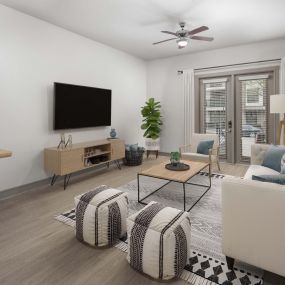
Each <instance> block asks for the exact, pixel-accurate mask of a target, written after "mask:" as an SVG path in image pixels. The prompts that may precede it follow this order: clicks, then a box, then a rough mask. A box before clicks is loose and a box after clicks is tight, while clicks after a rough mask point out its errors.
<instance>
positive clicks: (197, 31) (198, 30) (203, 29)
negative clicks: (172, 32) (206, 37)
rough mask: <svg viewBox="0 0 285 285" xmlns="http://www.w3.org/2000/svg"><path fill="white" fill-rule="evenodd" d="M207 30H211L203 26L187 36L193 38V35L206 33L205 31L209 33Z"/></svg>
mask: <svg viewBox="0 0 285 285" xmlns="http://www.w3.org/2000/svg"><path fill="white" fill-rule="evenodd" d="M207 30H209V28H208V27H206V26H201V27H199V28H197V29H194V30H192V31H189V32H188V33H187V35H188V36H191V35H195V34H198V33H201V32H204V31H207Z"/></svg>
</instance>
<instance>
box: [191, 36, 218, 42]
mask: <svg viewBox="0 0 285 285" xmlns="http://www.w3.org/2000/svg"><path fill="white" fill-rule="evenodd" d="M190 39H192V40H199V41H207V42H211V41H212V40H214V38H211V37H199V36H193V37H190Z"/></svg>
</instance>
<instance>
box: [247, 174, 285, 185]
mask: <svg viewBox="0 0 285 285" xmlns="http://www.w3.org/2000/svg"><path fill="white" fill-rule="evenodd" d="M252 180H257V181H261V182H271V183H277V184H281V185H285V174H277V175H252Z"/></svg>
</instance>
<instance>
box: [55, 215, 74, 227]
mask: <svg viewBox="0 0 285 285" xmlns="http://www.w3.org/2000/svg"><path fill="white" fill-rule="evenodd" d="M54 218H55V219H56V220H57V221H59V222H62V223H64V224H66V225H68V226H71V227H73V228H75V221H72V220H71V219H70V218H67V217H64V216H62V215H57V216H55V217H54Z"/></svg>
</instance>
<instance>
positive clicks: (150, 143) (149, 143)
mask: <svg viewBox="0 0 285 285" xmlns="http://www.w3.org/2000/svg"><path fill="white" fill-rule="evenodd" d="M145 148H146V150H160V138H158V139H156V140H153V139H148V138H146V139H145Z"/></svg>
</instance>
